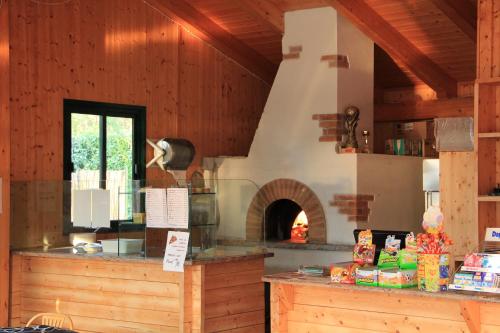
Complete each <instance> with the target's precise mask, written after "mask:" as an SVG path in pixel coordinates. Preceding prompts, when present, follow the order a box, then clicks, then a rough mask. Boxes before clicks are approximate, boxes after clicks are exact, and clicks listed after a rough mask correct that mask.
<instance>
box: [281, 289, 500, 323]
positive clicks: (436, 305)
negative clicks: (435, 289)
mask: <svg viewBox="0 0 500 333" xmlns="http://www.w3.org/2000/svg"><path fill="white" fill-rule="evenodd" d="M283 287H286V288H283ZM287 290H288V292H286V291H287ZM271 299H272V304H271V318H272V324H273V329H272V332H273V333H278V332H280V333H282V332H283V333H284V332H289V333H303V332H315V333H329V332H338V333H342V332H346V333H347V332H349V333H361V332H441V333H448V332H449V333H452V332H453V333H458V332H462V333H468V332H469V329H468V327H467V324H466V322H465V320H464V318H463V317H462V315H461V304H460V302H459V301H451V300H446V299H440V298H430V297H426V296H423V295H421V296H419V295H413V296H405V295H398V294H396V293H389V292H388V293H384V294H381V293H379V292H367V291H353V290H340V289H332V288H323V287H314V286H300V285H281V284H272V286H271ZM498 310H499V305H498V304H489V303H481V304H480V318H481V323H482V325H481V332H483V333H486V332H488V333H493V332H498V330H500V319H499V318H498V315H497V313H498ZM279 312H281V314H280V316H278V313H279Z"/></svg>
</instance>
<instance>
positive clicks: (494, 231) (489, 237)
mask: <svg viewBox="0 0 500 333" xmlns="http://www.w3.org/2000/svg"><path fill="white" fill-rule="evenodd" d="M484 240H485V241H487V242H500V228H486V235H485V236H484Z"/></svg>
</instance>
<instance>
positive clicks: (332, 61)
mask: <svg viewBox="0 0 500 333" xmlns="http://www.w3.org/2000/svg"><path fill="white" fill-rule="evenodd" d="M320 61H324V62H327V63H328V68H349V67H350V64H349V57H348V56H346V55H342V54H326V55H323V56H321V58H320Z"/></svg>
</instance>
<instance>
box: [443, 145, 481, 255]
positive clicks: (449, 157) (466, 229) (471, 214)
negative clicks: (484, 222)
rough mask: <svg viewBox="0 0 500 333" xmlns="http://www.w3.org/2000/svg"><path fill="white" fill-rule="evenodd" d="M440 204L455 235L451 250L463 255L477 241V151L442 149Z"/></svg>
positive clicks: (450, 230)
mask: <svg viewBox="0 0 500 333" xmlns="http://www.w3.org/2000/svg"><path fill="white" fill-rule="evenodd" d="M439 163H440V164H439V168H440V170H442V172H441V173H440V175H439V186H440V201H441V202H440V207H441V210H442V212H443V214H444V216H445V221H444V226H445V231H446V232H447V233H448V235H449V236H450V237H451V239H453V247H452V251H451V252H452V253H453V255H454V256H455V257H461V256H464V255H465V254H467V253H468V252H470V251H474V250H475V249H476V248H477V246H478V245H479V244H478V234H477V224H476V221H475V220H476V218H475V212H476V201H475V200H476V196H475V193H476V179H475V177H474V175H475V168H476V154H475V153H473V152H440V153H439Z"/></svg>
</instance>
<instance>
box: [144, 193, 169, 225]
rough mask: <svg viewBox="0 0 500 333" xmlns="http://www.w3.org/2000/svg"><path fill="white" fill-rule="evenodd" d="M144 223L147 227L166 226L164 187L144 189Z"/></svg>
mask: <svg viewBox="0 0 500 333" xmlns="http://www.w3.org/2000/svg"><path fill="white" fill-rule="evenodd" d="M146 225H147V227H148V228H167V195H166V192H165V189H162V188H148V189H146Z"/></svg>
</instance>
